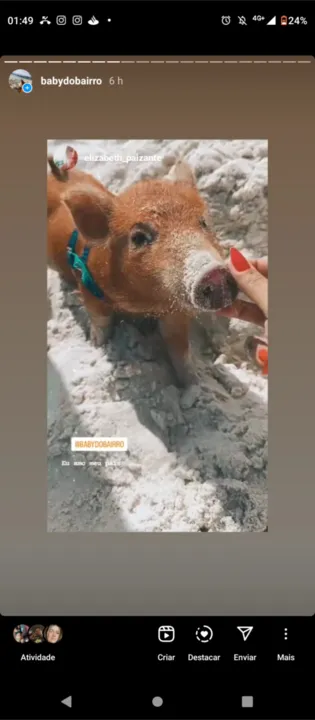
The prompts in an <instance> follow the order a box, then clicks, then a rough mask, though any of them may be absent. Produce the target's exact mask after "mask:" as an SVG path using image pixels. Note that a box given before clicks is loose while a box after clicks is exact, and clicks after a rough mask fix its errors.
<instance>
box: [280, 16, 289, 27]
mask: <svg viewBox="0 0 315 720" xmlns="http://www.w3.org/2000/svg"><path fill="white" fill-rule="evenodd" d="M287 24H288V18H287V16H286V15H281V19H280V25H287Z"/></svg>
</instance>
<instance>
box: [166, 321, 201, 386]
mask: <svg viewBox="0 0 315 720" xmlns="http://www.w3.org/2000/svg"><path fill="white" fill-rule="evenodd" d="M189 325H190V319H189V318H188V317H187V316H186V315H183V314H181V313H174V315H167V316H166V317H164V318H162V319H160V332H161V335H162V337H163V339H164V341H165V343H166V346H167V349H168V354H169V356H170V359H171V362H172V365H173V368H174V370H175V373H176V376H177V379H178V382H179V385H181V386H182V387H187V386H188V385H192V384H195V383H196V382H198V378H197V376H196V374H195V373H194V371H193V368H192V365H191V359H190V346H189Z"/></svg>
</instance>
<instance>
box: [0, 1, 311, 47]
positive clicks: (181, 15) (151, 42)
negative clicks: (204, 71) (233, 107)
mask: <svg viewBox="0 0 315 720" xmlns="http://www.w3.org/2000/svg"><path fill="white" fill-rule="evenodd" d="M0 13H1V28H2V30H4V32H3V31H2V33H1V46H0V47H1V54H2V55H14V54H15V55H19V56H21V55H25V56H26V55H27V56H34V55H36V54H37V55H58V56H60V55H83V56H84V55H110V56H113V55H120V56H121V55H125V56H128V55H137V56H139V55H151V56H152V55H169V56H172V55H198V56H202V55H211V56H213V55H266V54H267V55H313V56H314V54H315V49H314V37H315V32H314V2H307V1H304V0H299V1H296V2H289V1H287V2H274V3H271V2H269V0H267V1H266V0H264V1H263V2H246V1H245V2H244V1H243V2H238V3H237V4H236V3H235V2H233V1H232V2H224V1H222V0H220V2H212V1H211V2H209V1H204V0H187V1H186V2H182V4H181V5H180V6H179V5H178V2H177V0H169V1H168V2H167V3H166V2H162V3H161V2H160V1H150V2H143V1H141V0H140V1H139V0H138V1H137V2H135V1H133V2H128V0H127V1H126V0H121V1H120V2H118V3H117V2H115V1H114V2H98V1H97V0H89V1H88V2H76V3H75V5H74V4H73V2H71V1H70V2H67V1H66V2H59V1H58V0H56V1H55V2H40V3H38V2H36V1H35V2H27V3H26V2H2V3H1V4H0ZM74 14H76V15H82V16H83V18H84V22H83V25H81V26H73V25H72V15H74ZM283 14H285V15H287V16H289V15H291V16H293V17H297V16H299V17H303V16H304V17H307V19H308V24H307V25H301V24H300V25H296V24H295V25H292V26H289V25H288V26H286V27H281V26H280V24H279V23H278V25H276V26H272V27H269V26H267V25H266V23H267V21H268V20H269V19H271V17H272V16H273V15H276V16H277V19H279V18H280V16H281V15H283ZM42 15H48V17H49V19H50V20H51V25H39V20H41V17H42ZM57 15H66V16H67V24H66V25H65V26H57V25H56V16H57ZM92 15H95V16H96V17H97V18H98V20H99V21H100V23H99V25H97V26H89V25H88V24H87V21H88V19H90V17H91V16H92ZM222 15H225V16H231V23H230V25H229V26H223V25H222V24H221V16H222ZM241 15H244V16H245V17H246V18H247V19H248V25H247V26H241V25H239V22H238V16H241ZM254 15H262V16H264V17H265V21H263V22H253V21H252V18H253V17H254ZM8 16H13V17H18V18H21V19H22V18H23V17H24V16H33V17H34V24H33V25H31V26H26V25H23V24H19V25H11V26H9V25H8V23H7V17H8ZM107 18H111V22H108V21H107Z"/></svg>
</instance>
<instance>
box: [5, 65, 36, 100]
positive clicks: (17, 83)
mask: <svg viewBox="0 0 315 720" xmlns="http://www.w3.org/2000/svg"><path fill="white" fill-rule="evenodd" d="M9 85H10V88H11V90H15V91H16V92H18V93H25V94H26V95H28V94H29V93H31V92H32V90H33V81H32V76H31V74H30V73H29V72H28V70H22V69H20V68H18V69H17V70H13V72H11V74H10V76H9Z"/></svg>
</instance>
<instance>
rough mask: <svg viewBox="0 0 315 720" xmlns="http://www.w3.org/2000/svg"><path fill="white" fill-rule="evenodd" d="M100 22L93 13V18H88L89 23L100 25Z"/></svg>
mask: <svg viewBox="0 0 315 720" xmlns="http://www.w3.org/2000/svg"><path fill="white" fill-rule="evenodd" d="M98 24H99V20H97V19H96V17H95V15H93V16H92V17H91V19H90V20H88V25H98Z"/></svg>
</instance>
